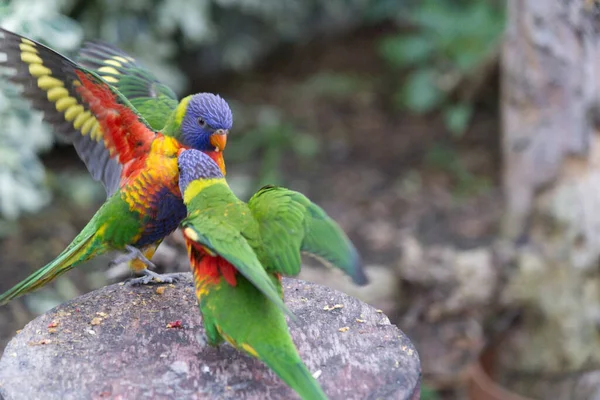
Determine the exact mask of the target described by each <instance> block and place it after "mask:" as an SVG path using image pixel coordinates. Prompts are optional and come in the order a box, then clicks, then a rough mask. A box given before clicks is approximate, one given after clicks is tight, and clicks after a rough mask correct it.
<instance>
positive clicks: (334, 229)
mask: <svg viewBox="0 0 600 400" xmlns="http://www.w3.org/2000/svg"><path fill="white" fill-rule="evenodd" d="M248 206H249V207H250V210H251V211H252V214H253V215H254V217H255V218H256V220H257V221H258V223H259V225H260V236H261V238H262V240H263V242H264V249H263V250H264V251H265V252H266V253H267V255H268V257H269V260H270V261H272V264H271V265H269V266H268V268H274V269H276V270H277V271H279V272H281V273H283V274H285V275H296V274H298V273H299V272H300V268H301V259H300V251H304V252H307V253H309V254H311V255H313V256H315V257H317V258H319V259H320V260H321V261H323V262H325V263H327V264H332V265H333V266H335V267H337V268H339V269H341V270H342V271H344V272H346V273H347V274H348V275H350V276H351V277H352V279H353V281H354V282H355V283H356V284H359V285H364V284H366V283H367V277H366V276H365V274H364V271H363V269H362V264H361V261H360V257H359V255H358V252H357V251H356V249H355V247H354V245H353V244H352V242H351V241H350V239H348V237H347V236H346V234H345V233H344V231H343V230H342V229H341V228H340V227H339V225H338V224H337V223H336V222H335V221H334V220H332V219H331V218H330V217H329V216H328V215H327V214H326V213H325V211H323V209H322V208H321V207H319V206H317V205H316V204H314V203H312V202H311V201H310V200H309V199H308V198H307V197H306V196H304V195H303V194H301V193H298V192H294V191H292V190H288V189H285V188H281V187H275V186H265V187H263V188H261V189H260V190H259V191H258V192H257V193H256V194H255V195H254V196H252V198H251V199H250V201H249V203H248Z"/></svg>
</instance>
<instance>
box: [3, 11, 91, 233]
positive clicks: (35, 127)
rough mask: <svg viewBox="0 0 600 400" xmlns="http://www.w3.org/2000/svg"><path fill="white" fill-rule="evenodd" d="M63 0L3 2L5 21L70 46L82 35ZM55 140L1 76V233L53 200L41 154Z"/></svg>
mask: <svg viewBox="0 0 600 400" xmlns="http://www.w3.org/2000/svg"><path fill="white" fill-rule="evenodd" d="M63 3H64V2H63V1H58V0H33V1H28V2H25V1H22V2H9V3H7V2H4V3H2V4H1V5H0V25H2V26H3V27H5V28H7V29H12V30H15V31H18V32H22V33H24V34H26V35H28V36H29V37H31V38H33V39H37V40H40V41H43V42H46V43H48V44H49V45H51V46H52V47H54V48H56V49H58V50H62V51H69V50H74V49H76V48H77V47H78V46H79V44H80V42H81V39H82V30H81V28H80V27H79V25H78V24H76V23H75V22H73V21H72V20H70V19H69V18H67V17H65V16H64V15H61V14H60V12H59V9H60V6H61V5H62V4H63ZM51 144H52V134H51V132H50V130H49V128H48V127H47V126H46V125H45V124H43V123H42V118H41V115H40V114H39V113H33V112H32V111H31V107H30V105H29V103H28V102H26V101H25V100H23V99H22V98H21V96H19V95H18V91H17V89H16V87H15V86H14V85H12V84H10V83H9V82H7V81H6V80H5V79H2V80H0V217H2V218H0V234H1V233H2V232H3V231H5V230H6V227H7V220H13V219H15V218H17V217H18V216H19V215H20V214H21V213H22V212H24V211H35V210H37V209H39V208H40V207H41V206H43V205H44V204H45V203H46V202H47V201H48V200H49V194H48V191H47V189H46V184H45V173H44V168H43V165H42V164H41V162H40V161H39V159H38V156H37V154H38V153H39V152H40V151H43V150H45V149H48V148H49V147H50V146H51Z"/></svg>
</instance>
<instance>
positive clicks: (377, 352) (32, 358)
mask: <svg viewBox="0 0 600 400" xmlns="http://www.w3.org/2000/svg"><path fill="white" fill-rule="evenodd" d="M159 287H165V290H164V293H162V294H159V293H158V292H160V290H159V291H158V292H157V288H159ZM284 288H285V295H286V299H285V300H286V304H287V305H288V306H289V307H290V309H291V310H292V311H293V312H294V313H295V314H296V315H297V317H298V321H299V322H298V324H292V325H291V326H290V330H291V333H292V336H293V338H294V342H295V343H296V346H297V347H298V350H299V352H300V355H301V356H302V359H303V360H304V362H305V363H306V364H307V366H308V368H309V369H310V370H311V371H313V372H315V373H317V374H319V371H320V377H319V378H318V380H319V382H320V384H321V385H322V386H323V389H324V390H325V392H326V393H327V394H328V396H329V397H330V399H332V400H335V399H381V398H395V399H418V398H419V391H420V390H419V386H420V371H421V369H420V363H419V358H418V354H417V352H416V350H415V348H414V347H413V345H412V343H411V342H410V340H409V339H408V338H407V337H406V336H405V335H404V334H403V333H402V332H401V331H400V330H399V329H397V328H396V327H395V326H394V325H391V324H390V321H389V319H388V318H387V317H386V316H385V315H383V314H382V313H381V312H378V311H377V310H375V309H374V308H373V307H371V306H369V305H367V304H364V303H362V302H360V301H359V300H357V299H354V298H352V297H350V296H347V295H345V294H343V293H340V292H336V291H333V290H332V289H329V288H327V287H324V286H320V285H316V284H312V283H307V282H304V281H300V280H295V279H285V280H284ZM336 305H343V307H340V306H337V307H336ZM326 306H328V307H327V308H332V309H330V310H325V309H324V308H326ZM176 321H181V323H182V326H183V328H167V325H168V324H169V323H174V322H176ZM345 327H348V328H349V329H348V330H346V331H344V329H342V331H340V328H345ZM2 395H4V397H5V399H6V400H12V399H17V398H28V399H36V398H61V399H79V398H91V399H101V398H113V399H116V398H120V396H122V398H149V397H151V398H159V399H166V398H178V399H204V398H207V399H208V398H224V399H234V398H236V399H240V398H243V399H281V398H297V396H296V395H295V394H293V392H292V391H291V389H289V388H288V387H287V386H286V385H285V384H283V382H281V381H280V380H279V378H278V377H277V376H276V375H275V374H274V373H272V372H271V371H269V370H268V369H267V368H266V367H265V366H264V365H263V364H262V363H260V362H259V361H257V360H255V359H252V358H250V357H249V356H246V355H245V354H242V353H240V352H238V351H237V350H235V349H233V348H232V347H231V346H229V345H223V346H221V347H220V348H218V349H215V348H211V347H209V346H207V345H206V343H205V341H204V329H203V327H202V323H201V317H200V314H199V312H198V309H197V306H196V299H195V296H194V292H193V288H192V281H191V276H190V274H183V278H182V280H181V281H180V282H179V283H178V284H176V285H160V286H145V287H135V288H131V287H128V286H123V285H112V286H107V287H105V288H102V289H100V290H97V291H94V292H91V293H89V294H86V295H84V296H81V297H79V298H76V299H74V300H72V301H70V302H68V303H65V304H63V305H60V306H58V307H56V308H54V309H53V310H51V311H49V312H48V313H46V314H44V315H42V316H40V317H38V318H37V319H35V320H34V321H32V322H31V323H29V324H28V325H27V326H26V327H25V328H24V329H23V330H22V331H21V332H20V333H19V334H18V335H17V336H16V337H15V338H13V340H11V342H10V343H9V344H8V346H7V347H6V349H5V352H4V355H3V357H2V359H0V396H2Z"/></svg>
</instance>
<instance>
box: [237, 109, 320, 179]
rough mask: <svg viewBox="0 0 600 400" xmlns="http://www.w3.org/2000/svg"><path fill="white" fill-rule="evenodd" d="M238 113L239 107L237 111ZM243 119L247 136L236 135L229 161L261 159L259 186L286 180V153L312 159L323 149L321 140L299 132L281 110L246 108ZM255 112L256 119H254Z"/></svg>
mask: <svg viewBox="0 0 600 400" xmlns="http://www.w3.org/2000/svg"><path fill="white" fill-rule="evenodd" d="M234 112H235V110H234ZM244 114H247V115H246V116H245V117H243V118H242V119H244V120H246V122H245V124H246V125H247V126H248V128H247V129H244V128H243V127H242V130H241V131H243V132H244V134H243V135H238V136H236V137H233V138H232V142H231V144H230V145H228V147H227V159H228V160H229V162H232V161H233V162H236V161H247V160H248V159H249V158H252V159H256V160H260V161H259V162H260V170H259V174H258V179H257V181H258V186H259V187H260V186H263V185H266V184H281V183H283V178H284V177H283V175H282V172H281V167H282V165H281V164H282V162H283V159H284V156H285V155H286V154H288V153H289V152H291V153H293V154H294V155H295V156H296V157H298V158H299V159H300V160H309V159H312V158H313V157H315V156H316V155H317V154H318V151H319V142H318V141H317V139H316V138H315V137H313V136H311V135H309V134H306V133H303V132H299V131H298V130H297V128H296V127H295V126H294V125H293V124H292V123H290V122H287V121H285V120H284V119H283V117H282V115H281V113H280V112H279V111H278V110H277V109H276V108H273V107H270V106H261V107H259V108H258V110H246V113H244ZM250 115H255V119H250V117H249V116H250Z"/></svg>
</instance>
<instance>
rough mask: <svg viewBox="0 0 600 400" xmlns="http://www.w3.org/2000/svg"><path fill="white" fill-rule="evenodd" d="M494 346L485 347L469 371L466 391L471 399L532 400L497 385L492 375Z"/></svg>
mask: <svg viewBox="0 0 600 400" xmlns="http://www.w3.org/2000/svg"><path fill="white" fill-rule="evenodd" d="M495 358H496V347H495V346H488V347H486V348H485V349H484V350H483V352H482V353H481V355H480V356H479V358H478V359H477V362H475V364H474V365H473V366H471V368H470V371H469V378H468V379H469V383H468V393H469V399H471V400H532V399H530V398H529V397H524V396H521V395H519V394H517V393H515V392H512V391H510V390H509V389H507V388H505V387H502V386H500V385H498V384H497V383H496V382H495V381H494V379H493V377H494V375H495V373H494V366H495Z"/></svg>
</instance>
